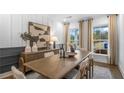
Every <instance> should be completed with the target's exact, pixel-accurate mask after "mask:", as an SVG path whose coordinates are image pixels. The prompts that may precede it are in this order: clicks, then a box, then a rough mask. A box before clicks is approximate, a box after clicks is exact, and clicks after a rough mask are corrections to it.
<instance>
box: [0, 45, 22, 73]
mask: <svg viewBox="0 0 124 93" xmlns="http://www.w3.org/2000/svg"><path fill="white" fill-rule="evenodd" d="M23 50H24V47H14V48H0V74H1V73H4V72H7V71H10V70H11V66H12V65H14V66H16V67H18V62H19V57H20V53H21V52H22V51H23Z"/></svg>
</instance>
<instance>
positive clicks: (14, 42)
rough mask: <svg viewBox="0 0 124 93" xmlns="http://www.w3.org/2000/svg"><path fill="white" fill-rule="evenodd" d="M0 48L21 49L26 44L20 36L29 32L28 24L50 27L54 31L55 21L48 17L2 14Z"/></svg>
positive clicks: (0, 15) (0, 17) (0, 18)
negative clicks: (33, 23)
mask: <svg viewBox="0 0 124 93" xmlns="http://www.w3.org/2000/svg"><path fill="white" fill-rule="evenodd" d="M0 20H1V21H0V48H6V47H20V46H24V45H25V42H24V41H23V40H22V39H21V38H20V34H21V33H23V32H26V31H28V22H29V21H32V22H36V23H40V24H45V25H49V26H50V27H51V32H52V31H53V28H52V27H53V25H54V24H53V23H54V22H53V20H51V19H49V17H47V16H46V15H38V14H34V15H33V14H22V15H21V14H0Z"/></svg>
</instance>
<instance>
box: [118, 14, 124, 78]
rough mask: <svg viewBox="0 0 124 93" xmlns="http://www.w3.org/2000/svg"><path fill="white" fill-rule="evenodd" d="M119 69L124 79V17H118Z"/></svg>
mask: <svg viewBox="0 0 124 93" xmlns="http://www.w3.org/2000/svg"><path fill="white" fill-rule="evenodd" d="M118 35H119V38H118V39H119V60H118V61H119V68H120V71H121V73H122V75H123V78H124V15H123V14H121V15H119V16H118Z"/></svg>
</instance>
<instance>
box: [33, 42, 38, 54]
mask: <svg viewBox="0 0 124 93" xmlns="http://www.w3.org/2000/svg"><path fill="white" fill-rule="evenodd" d="M32 52H38V47H37V44H36V42H33V46H32Z"/></svg>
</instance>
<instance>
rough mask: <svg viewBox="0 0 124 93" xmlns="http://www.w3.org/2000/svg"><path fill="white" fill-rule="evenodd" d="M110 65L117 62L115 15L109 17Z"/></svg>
mask: <svg viewBox="0 0 124 93" xmlns="http://www.w3.org/2000/svg"><path fill="white" fill-rule="evenodd" d="M109 40H110V51H109V54H110V64H113V65H115V64H116V60H117V55H116V54H117V52H116V51H117V15H110V16H109Z"/></svg>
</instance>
